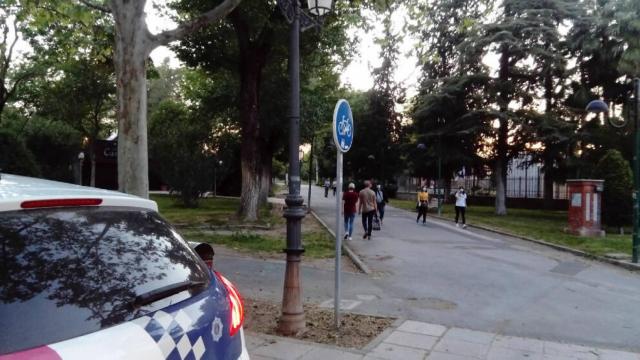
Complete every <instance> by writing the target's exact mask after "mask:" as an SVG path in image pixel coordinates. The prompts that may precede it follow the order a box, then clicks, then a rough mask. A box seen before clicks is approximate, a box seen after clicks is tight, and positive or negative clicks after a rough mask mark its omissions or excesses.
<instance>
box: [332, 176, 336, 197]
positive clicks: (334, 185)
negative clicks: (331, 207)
mask: <svg viewBox="0 0 640 360" xmlns="http://www.w3.org/2000/svg"><path fill="white" fill-rule="evenodd" d="M331 188H332V189H333V197H336V181H335V180H333V182H331Z"/></svg>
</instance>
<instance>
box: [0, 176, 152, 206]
mask: <svg viewBox="0 0 640 360" xmlns="http://www.w3.org/2000/svg"><path fill="white" fill-rule="evenodd" d="M87 198H91V199H96V198H98V199H102V203H101V205H100V206H128V207H137V208H143V209H149V210H153V211H158V205H157V204H156V202H155V201H153V200H149V199H144V198H141V197H138V196H133V195H129V194H125V193H121V192H118V191H111V190H103V189H97V188H93V187H88V186H80V185H75V184H68V183H63V182H58V181H51V180H45V179H38V178H32V177H27V176H19V175H11V174H5V173H2V174H0V211H11V210H20V209H21V206H20V204H21V203H22V202H24V201H28V200H57V199H87Z"/></svg>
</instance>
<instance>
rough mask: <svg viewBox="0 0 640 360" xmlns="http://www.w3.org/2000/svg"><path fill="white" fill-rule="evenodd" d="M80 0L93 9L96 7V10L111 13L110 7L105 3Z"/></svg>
mask: <svg viewBox="0 0 640 360" xmlns="http://www.w3.org/2000/svg"><path fill="white" fill-rule="evenodd" d="M78 1H79V2H80V3H82V4H84V5H86V6H88V7H90V8H92V9H94V10H98V11H101V12H103V13H108V14H111V9H109V8H108V7H106V6H104V5H99V4H96V3H94V2H92V1H90V0H78Z"/></svg>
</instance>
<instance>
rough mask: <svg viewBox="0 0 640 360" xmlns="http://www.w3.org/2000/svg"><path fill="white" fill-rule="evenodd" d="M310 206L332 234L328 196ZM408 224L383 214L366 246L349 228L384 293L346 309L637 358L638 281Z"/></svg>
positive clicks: (561, 256) (437, 225)
mask: <svg viewBox="0 0 640 360" xmlns="http://www.w3.org/2000/svg"><path fill="white" fill-rule="evenodd" d="M306 189H307V188H306V186H305V187H304V188H303V193H305V194H306ZM311 205H312V208H313V209H314V211H315V212H316V213H317V214H318V215H319V216H320V217H321V218H322V219H323V220H325V221H326V222H327V223H329V225H330V226H333V224H334V223H335V198H333V197H332V196H331V195H329V197H328V198H325V197H324V196H323V194H322V191H321V189H320V188H316V187H314V188H313V189H312V201H311ZM415 216H416V214H414V213H410V212H407V211H404V210H400V209H396V208H393V207H390V206H388V207H387V209H386V214H385V218H384V224H383V226H382V230H381V231H374V233H373V239H372V240H370V241H369V240H363V239H362V225H361V223H360V221H359V219H358V220H357V221H356V232H355V233H354V236H353V240H352V241H351V243H350V247H351V248H353V249H354V250H355V252H356V253H357V254H358V255H360V256H361V257H362V259H363V260H364V261H365V262H366V263H367V265H368V266H369V268H371V270H372V271H373V274H372V279H373V285H375V286H376V287H377V288H378V289H380V290H382V292H383V294H381V295H380V297H379V298H377V299H375V300H374V301H370V302H362V304H360V305H358V306H357V307H355V308H354V311H360V312H365V313H381V312H384V313H387V314H389V315H392V316H396V317H398V318H406V319H411V320H417V321H424V322H428V323H436V324H443V325H446V326H450V327H460V328H467V329H474V330H480V331H488V332H492V333H499V334H506V335H512V336H520V337H527V338H537V339H542V340H548V341H562V342H567V343H574V344H582V345H588V346H595V347H605V348H617V349H620V350H627V351H640V274H638V273H632V272H630V271H628V270H624V269H620V268H617V267H614V266H612V265H609V264H603V263H600V262H596V261H591V260H588V259H585V258H582V257H578V256H575V255H572V254H568V253H565V252H560V251H557V250H554V249H550V248H548V247H545V246H541V245H537V244H533V243H530V242H527V241H523V240H519V239H514V238H508V237H501V236H499V235H496V234H492V233H484V232H480V231H476V230H469V229H464V230H463V229H460V228H456V227H455V226H453V224H452V223H451V222H444V221H438V220H434V219H429V220H428V221H427V224H426V226H425V225H422V224H417V223H416V220H415ZM468 220H469V221H470V222H471V223H472V222H473V218H471V219H468ZM345 299H353V298H352V297H349V295H348V294H345Z"/></svg>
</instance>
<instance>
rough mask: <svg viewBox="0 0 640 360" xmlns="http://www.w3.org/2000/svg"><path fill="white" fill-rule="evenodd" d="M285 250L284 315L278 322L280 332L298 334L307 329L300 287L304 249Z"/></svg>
mask: <svg viewBox="0 0 640 360" xmlns="http://www.w3.org/2000/svg"><path fill="white" fill-rule="evenodd" d="M285 251H286V252H287V267H286V270H285V273H284V293H283V296H282V316H281V317H280V321H279V322H278V332H279V333H280V334H283V335H296V334H298V333H300V332H301V331H303V330H304V329H305V317H304V309H303V308H302V289H301V288H300V260H301V257H302V253H303V252H304V250H298V249H287V250H285Z"/></svg>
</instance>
